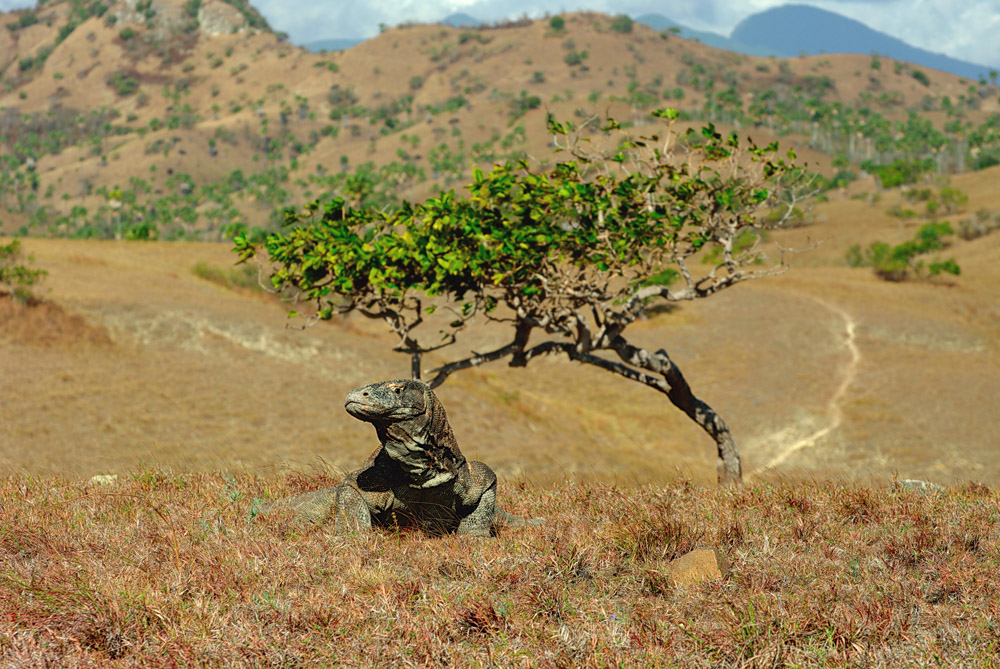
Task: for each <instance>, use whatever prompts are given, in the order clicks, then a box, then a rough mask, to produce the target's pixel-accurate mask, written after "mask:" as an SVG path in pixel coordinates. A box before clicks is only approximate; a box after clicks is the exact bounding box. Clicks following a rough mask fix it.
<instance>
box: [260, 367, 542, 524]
mask: <svg viewBox="0 0 1000 669" xmlns="http://www.w3.org/2000/svg"><path fill="white" fill-rule="evenodd" d="M344 408H345V409H346V410H347V413H349V414H351V415H352V416H354V417H355V418H357V419H359V420H363V421H366V422H368V423H371V424H372V425H374V426H375V432H376V433H377V434H378V439H379V441H380V442H381V444H382V445H381V447H380V448H379V449H378V450H377V451H375V452H374V453H372V454H371V455H370V456H369V457H368V459H367V460H366V461H365V463H364V465H363V466H362V468H361V469H359V470H357V471H355V472H352V473H351V474H349V475H348V476H347V477H346V478H345V479H344V480H343V481H342V482H341V483H339V484H338V485H336V486H333V487H332V488H325V489H322V490H316V491H313V492H308V493H304V494H301V495H297V496H295V497H291V498H288V499H286V500H283V502H282V503H280V504H279V506H280V507H284V508H291V509H293V510H294V511H295V514H296V517H297V518H298V519H300V520H306V521H310V522H314V523H320V522H323V521H326V520H328V519H329V518H330V516H334V522H335V531H336V532H337V533H343V532H348V531H350V530H351V529H357V528H360V529H367V528H371V527H372V525H380V526H392V525H417V526H419V527H420V528H421V529H423V530H424V531H426V532H428V533H430V534H444V533H447V532H456V531H457V532H458V534H469V535H476V536H489V535H490V534H491V533H492V532H493V530H494V525H495V524H496V523H497V521H500V522H507V523H511V524H524V523H529V524H538V523H541V522H543V520H542V519H533V520H526V519H524V518H520V517H518V516H515V515H512V514H510V513H507V512H506V511H504V510H503V509H501V508H500V507H499V506H497V504H496V489H497V477H496V474H495V473H494V472H493V470H492V469H490V468H489V467H488V466H486V465H485V464H483V463H482V462H475V461H473V462H467V461H466V459H465V456H464V455H462V451H460V450H459V448H458V442H457V441H456V440H455V435H454V433H453V432H452V431H451V426H450V425H449V424H448V417H447V416H446V415H445V411H444V407H443V406H442V405H441V402H440V401H439V400H438V398H437V397H436V396H435V395H434V393H433V392H432V391H431V389H430V388H429V387H428V386H427V385H426V384H424V383H421V382H420V381H411V380H407V379H402V380H396V381H383V382H380V383H373V384H371V385H368V386H364V387H362V388H355V389H354V390H352V391H351V392H349V393H348V394H347V400H346V401H345V403H344Z"/></svg>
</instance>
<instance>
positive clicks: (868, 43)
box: [730, 4, 991, 80]
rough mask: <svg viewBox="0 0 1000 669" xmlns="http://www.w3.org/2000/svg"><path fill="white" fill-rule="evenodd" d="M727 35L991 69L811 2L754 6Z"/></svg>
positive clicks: (767, 44) (980, 71) (937, 65)
mask: <svg viewBox="0 0 1000 669" xmlns="http://www.w3.org/2000/svg"><path fill="white" fill-rule="evenodd" d="M730 39H732V40H733V41H734V43H737V44H740V43H742V44H746V45H749V46H756V47H761V48H771V49H774V50H775V51H776V52H777V53H779V54H783V55H786V56H795V55H799V54H802V53H805V54H808V55H820V54H824V53H830V54H833V53H858V54H865V55H868V54H873V53H875V54H878V55H881V56H889V57H890V58H895V59H897V60H905V61H908V62H911V63H913V64H915V65H920V66H922V67H929V68H933V69H935V70H941V71H943V72H951V73H952V74H957V75H958V76H960V77H967V78H969V79H973V80H975V79H978V78H979V77H985V76H986V75H987V74H988V72H989V71H990V70H991V68H990V67H989V66H987V65H981V64H977V63H971V62H968V61H964V60H960V59H958V58H953V57H951V56H948V55H945V54H940V53H934V52H932V51H928V50H927V49H922V48H920V47H915V46H913V45H911V44H908V43H907V42H904V41H903V40H901V39H899V38H896V37H893V36H892V35H888V34H886V33H883V32H880V31H878V30H875V29H873V28H870V27H868V26H867V25H865V24H864V23H862V22H861V21H856V20H854V19H851V18H848V17H846V16H844V15H842V14H838V13H836V12H831V11H827V10H825V9H819V8H817V7H812V6H810V5H797V4H789V5H782V6H780V7H772V8H771V9H765V10H764V11H761V12H757V13H756V14H753V15H751V16H748V17H747V18H745V19H743V20H742V21H740V23H738V24H737V25H736V27H735V28H734V29H733V31H732V33H731V34H730Z"/></svg>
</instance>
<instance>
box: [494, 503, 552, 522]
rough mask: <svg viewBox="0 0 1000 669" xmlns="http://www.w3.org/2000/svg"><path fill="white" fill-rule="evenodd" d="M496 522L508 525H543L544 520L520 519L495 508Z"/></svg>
mask: <svg viewBox="0 0 1000 669" xmlns="http://www.w3.org/2000/svg"><path fill="white" fill-rule="evenodd" d="M497 520H498V521H500V522H501V523H507V524H508V525H543V524H544V523H545V519H544V518H522V517H521V516H515V515H514V514H513V513H509V512H507V511H504V510H503V509H501V508H500V507H499V506H498V507H497Z"/></svg>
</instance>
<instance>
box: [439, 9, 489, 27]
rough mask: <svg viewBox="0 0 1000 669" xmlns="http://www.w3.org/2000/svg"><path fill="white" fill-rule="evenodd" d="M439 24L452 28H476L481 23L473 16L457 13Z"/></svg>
mask: <svg viewBox="0 0 1000 669" xmlns="http://www.w3.org/2000/svg"><path fill="white" fill-rule="evenodd" d="M441 23H442V24H444V25H446V26H451V27H452V28H478V27H479V26H480V25H482V23H483V22H482V21H480V20H479V19H477V18H475V17H474V16H469V15H468V14H463V13H462V12H457V13H455V14H449V15H448V16H446V17H444V18H443V19H441Z"/></svg>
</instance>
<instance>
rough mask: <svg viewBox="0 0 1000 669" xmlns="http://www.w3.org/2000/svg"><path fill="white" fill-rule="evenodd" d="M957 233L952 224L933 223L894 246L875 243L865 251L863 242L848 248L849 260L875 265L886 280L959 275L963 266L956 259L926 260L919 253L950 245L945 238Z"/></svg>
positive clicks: (851, 262)
mask: <svg viewBox="0 0 1000 669" xmlns="http://www.w3.org/2000/svg"><path fill="white" fill-rule="evenodd" d="M953 234H955V231H954V230H953V229H952V227H951V225H949V224H948V223H943V222H931V223H928V224H926V225H924V226H922V227H921V228H920V229H919V230H918V231H917V232H916V234H915V235H914V236H913V239H911V240H909V241H906V242H903V243H902V244H898V245H896V246H892V245H890V244H887V243H886V242H875V243H873V244H871V245H870V246H869V247H868V248H867V249H865V250H864V251H862V250H861V245H860V244H854V245H853V246H851V247H850V248H849V249H848V250H847V256H846V261H847V264H848V265H849V266H851V267H872V268H873V269H874V270H875V274H876V275H878V277H879V278H881V279H885V280H886V281H905V280H906V279H908V278H911V277H913V276H917V277H920V276H938V275H940V274H942V273H944V274H952V275H955V276H958V275H959V274H961V273H962V270H961V268H960V267H959V266H958V263H957V262H955V260H954V259H948V260H938V261H934V262H931V263H929V264H928V263H924V261H923V260H920V259H919V256H922V255H924V254H927V253H930V252H932V251H938V250H940V249H943V248H945V247H946V246H948V243H947V242H946V241H945V240H944V239H943V238H944V237H947V236H950V235H953Z"/></svg>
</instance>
